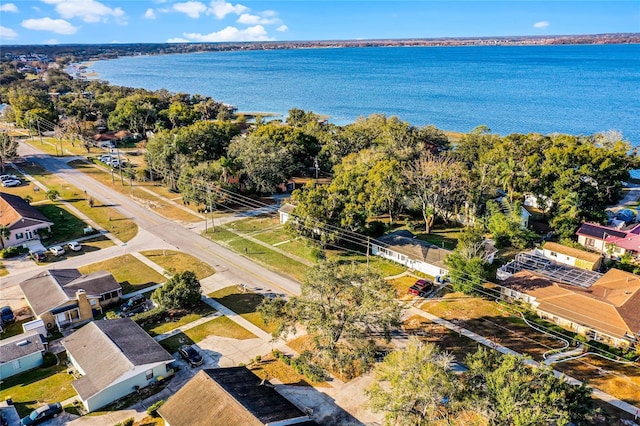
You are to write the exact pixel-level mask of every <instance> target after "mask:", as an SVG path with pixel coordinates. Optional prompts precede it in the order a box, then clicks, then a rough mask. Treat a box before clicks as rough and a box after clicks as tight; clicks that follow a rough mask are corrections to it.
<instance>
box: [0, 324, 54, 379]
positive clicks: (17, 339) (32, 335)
mask: <svg viewBox="0 0 640 426" xmlns="http://www.w3.org/2000/svg"><path fill="white" fill-rule="evenodd" d="M46 349H47V347H46V343H45V340H44V338H43V337H42V335H41V334H40V333H38V332H37V331H28V332H26V333H22V334H18V335H16V336H12V337H8V338H6V339H2V340H0V379H2V380H4V379H6V378H7V377H11V376H13V375H16V374H20V373H23V372H25V371H27V370H31V369H33V368H36V367H40V366H41V365H42V356H43V354H44V352H45V350H46Z"/></svg>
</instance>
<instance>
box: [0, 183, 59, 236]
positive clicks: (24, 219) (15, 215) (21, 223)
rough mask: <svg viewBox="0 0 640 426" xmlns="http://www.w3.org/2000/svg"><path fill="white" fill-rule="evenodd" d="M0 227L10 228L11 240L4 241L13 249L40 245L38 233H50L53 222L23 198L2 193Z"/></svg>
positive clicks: (0, 194)
mask: <svg viewBox="0 0 640 426" xmlns="http://www.w3.org/2000/svg"><path fill="white" fill-rule="evenodd" d="M0 225H2V226H5V227H7V228H9V231H10V234H9V238H6V239H3V241H4V246H5V247H11V246H21V245H29V243H30V242H32V241H35V242H38V243H39V241H40V235H39V234H38V232H39V231H40V230H42V229H45V230H47V232H50V231H51V226H52V225H53V222H51V221H50V220H49V219H47V218H46V217H45V215H43V214H42V213H40V211H39V210H38V209H36V208H35V207H33V206H32V205H30V204H29V203H27V202H26V201H25V200H24V199H22V198H21V197H18V196H17V195H11V194H7V193H4V192H0Z"/></svg>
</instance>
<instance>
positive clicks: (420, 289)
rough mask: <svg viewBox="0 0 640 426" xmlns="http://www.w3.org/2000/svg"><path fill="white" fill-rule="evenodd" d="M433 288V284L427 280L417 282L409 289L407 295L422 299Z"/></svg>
mask: <svg viewBox="0 0 640 426" xmlns="http://www.w3.org/2000/svg"><path fill="white" fill-rule="evenodd" d="M432 287H433V283H432V282H431V281H428V280H418V281H416V282H415V283H414V284H413V285H412V286H411V287H409V291H408V293H409V294H413V295H414V296H420V297H424V296H426V295H427V293H429V290H431V288H432Z"/></svg>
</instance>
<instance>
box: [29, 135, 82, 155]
mask: <svg viewBox="0 0 640 426" xmlns="http://www.w3.org/2000/svg"><path fill="white" fill-rule="evenodd" d="M25 142H26V143H27V144H29V145H31V146H33V147H34V148H37V149H39V150H41V151H44V152H46V153H47V154H49V155H60V153H61V146H62V152H63V154H64V155H63V156H68V155H87V149H86V148H84V146H83V144H82V142H80V141H77V140H76V141H71V140H69V139H62V140H58V139H56V138H46V137H43V138H42V140H41V138H39V137H38V138H37V139H33V140H27V141H25Z"/></svg>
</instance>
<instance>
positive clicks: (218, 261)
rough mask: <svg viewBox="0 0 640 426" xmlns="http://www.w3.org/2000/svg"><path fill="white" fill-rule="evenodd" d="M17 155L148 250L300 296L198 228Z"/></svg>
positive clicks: (32, 152)
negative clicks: (131, 230) (136, 231)
mask: <svg viewBox="0 0 640 426" xmlns="http://www.w3.org/2000/svg"><path fill="white" fill-rule="evenodd" d="M19 153H20V155H21V156H22V157H23V158H24V159H25V160H26V161H33V162H36V163H38V164H40V165H41V166H43V167H44V168H46V169H47V170H50V171H52V172H54V173H56V174H58V175H59V176H60V177H62V178H63V179H65V180H66V181H68V182H69V183H70V184H72V185H74V186H76V187H78V188H79V189H81V190H85V191H87V194H89V195H90V196H91V197H93V198H95V199H98V200H100V202H101V203H104V204H110V205H112V207H113V208H115V209H117V210H119V211H120V212H121V213H122V214H124V215H125V216H127V217H131V218H132V219H133V220H135V222H136V223H137V225H138V227H139V228H140V229H141V230H142V231H146V233H148V236H147V237H145V245H146V246H147V247H146V248H154V247H152V246H153V245H154V242H155V245H156V246H157V247H158V248H162V247H166V246H167V245H168V246H170V247H173V248H175V249H176V250H180V251H183V252H186V253H189V254H191V255H193V256H195V257H197V258H199V259H200V260H202V261H204V262H206V263H208V264H210V265H212V266H214V268H215V269H216V271H220V272H225V273H226V274H227V275H228V277H230V279H231V280H234V281H235V282H236V283H247V284H249V285H250V286H252V287H262V288H266V289H270V290H271V291H273V292H275V293H283V294H284V293H286V294H294V295H295V294H299V293H300V284H299V283H298V282H296V281H294V280H292V279H289V278H286V277H283V276H282V275H280V274H277V273H275V272H272V271H270V270H268V269H266V268H264V267H262V266H260V265H257V264H255V263H254V262H253V261H251V260H250V259H247V258H245V257H243V256H241V255H239V254H237V253H235V252H232V251H231V250H228V249H226V248H224V247H221V246H220V245H218V244H216V243H214V242H212V241H210V240H208V239H206V238H204V237H202V236H200V235H199V234H198V233H196V232H197V230H198V229H199V227H194V230H189V229H187V228H185V227H183V226H181V225H179V224H176V223H174V222H172V221H171V220H168V219H166V218H164V217H162V216H160V215H158V214H156V213H155V212H153V211H152V210H149V209H147V208H145V207H142V206H140V205H139V204H137V203H136V202H135V201H133V200H132V199H130V198H129V197H127V196H126V195H123V194H121V193H119V192H117V191H115V190H113V189H111V188H110V187H108V186H107V185H104V184H102V183H100V182H98V181H96V180H94V179H93V178H91V177H89V176H86V175H85V174H84V173H82V172H81V171H79V170H76V169H74V168H72V167H70V166H69V165H67V164H66V163H65V162H64V161H63V160H61V159H59V158H57V157H51V156H49V155H47V154H43V153H41V152H40V151H38V150H37V149H35V148H33V147H31V146H29V145H26V144H21V145H20V149H19ZM43 183H44V184H45V185H46V183H47V182H46V181H44V182H43ZM194 231H196V232H194ZM149 239H150V240H149ZM149 246H151V247H149ZM130 249H132V248H130ZM106 250H110V249H106ZM120 250H121V251H122V252H124V251H125V250H126V248H122V247H121V248H120ZM113 251H114V252H116V253H117V252H118V248H115V249H114V250H113ZM98 253H101V254H102V255H104V254H105V252H104V250H101V251H100V252H98ZM97 256H99V255H97ZM103 258H104V256H103ZM78 259H84V260H85V262H86V260H89V256H86V257H85V256H83V257H81V258H78ZM74 260H75V259H74ZM81 261H82V260H78V261H75V262H72V261H70V260H69V261H66V262H65V265H64V266H65V267H74V266H76V265H75V264H74V263H78V262H81ZM86 263H89V262H86ZM61 266H62V265H61ZM77 266H79V265H77ZM21 278H22V277H21ZM15 284H16V279H15V277H11V278H9V277H7V279H3V285H2V287H3V288H4V287H5V286H10V285H15Z"/></svg>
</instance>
